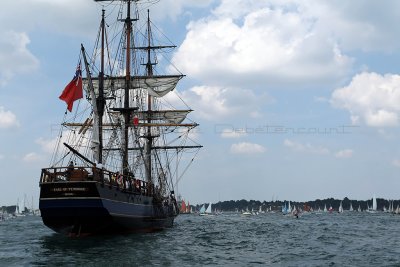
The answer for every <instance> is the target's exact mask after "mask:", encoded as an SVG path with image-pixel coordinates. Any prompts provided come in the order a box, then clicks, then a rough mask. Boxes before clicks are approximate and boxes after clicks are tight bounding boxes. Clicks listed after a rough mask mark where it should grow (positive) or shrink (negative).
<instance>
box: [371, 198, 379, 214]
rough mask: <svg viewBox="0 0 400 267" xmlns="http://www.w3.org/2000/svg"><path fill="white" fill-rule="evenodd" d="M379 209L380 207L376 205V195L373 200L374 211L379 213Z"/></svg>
mask: <svg viewBox="0 0 400 267" xmlns="http://www.w3.org/2000/svg"><path fill="white" fill-rule="evenodd" d="M377 209H378V205H377V203H376V197H375V195H374V197H373V198H372V210H373V211H377Z"/></svg>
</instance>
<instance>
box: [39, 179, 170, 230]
mask: <svg viewBox="0 0 400 267" xmlns="http://www.w3.org/2000/svg"><path fill="white" fill-rule="evenodd" d="M40 186H41V191H40V201H39V208H40V212H41V216H42V219H43V223H44V224H45V225H46V226H47V227H49V228H51V229H52V230H54V231H55V232H57V233H61V234H65V235H68V236H85V235H97V234H113V233H134V232H153V231H159V230H162V229H165V228H168V227H172V226H173V222H174V218H175V216H176V214H175V212H174V210H173V206H171V205H169V204H168V203H155V200H154V197H152V196H145V195H140V194H135V193H131V192H125V191H124V190H120V189H119V188H118V187H115V186H109V185H106V184H103V183H100V182H97V181H82V182H51V183H41V184H40Z"/></svg>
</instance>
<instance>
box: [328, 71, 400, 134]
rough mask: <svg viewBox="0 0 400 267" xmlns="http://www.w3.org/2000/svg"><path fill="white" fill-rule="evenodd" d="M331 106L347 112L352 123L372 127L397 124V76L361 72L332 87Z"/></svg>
mask: <svg viewBox="0 0 400 267" xmlns="http://www.w3.org/2000/svg"><path fill="white" fill-rule="evenodd" d="M331 103H332V105H333V106H335V107H338V108H342V109H346V110H348V111H349V112H350V118H351V120H352V122H353V123H362V122H363V123H365V124H366V125H368V126H372V127H391V126H397V125H398V123H399V114H400V105H399V103H400V76H399V75H394V74H386V75H380V74H377V73H367V72H363V73H361V74H358V75H356V76H354V77H353V79H352V81H351V82H350V84H349V85H348V86H346V87H343V88H339V89H336V90H335V91H334V92H333V94H332V98H331Z"/></svg>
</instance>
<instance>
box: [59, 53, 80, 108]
mask: <svg viewBox="0 0 400 267" xmlns="http://www.w3.org/2000/svg"><path fill="white" fill-rule="evenodd" d="M59 98H60V99H61V100H63V101H65V103H67V105H68V110H69V112H72V106H73V105H74V101H75V100H78V99H81V98H83V90H82V71H81V62H80V61H79V64H78V66H77V67H76V72H75V76H74V78H73V79H72V81H70V82H69V84H68V85H67V86H66V87H65V89H64V91H63V92H62V94H61V95H60V97H59Z"/></svg>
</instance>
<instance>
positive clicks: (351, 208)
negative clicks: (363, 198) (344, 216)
mask: <svg viewBox="0 0 400 267" xmlns="http://www.w3.org/2000/svg"><path fill="white" fill-rule="evenodd" d="M349 211H353V205H352V204H351V202H350V208H349Z"/></svg>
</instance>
